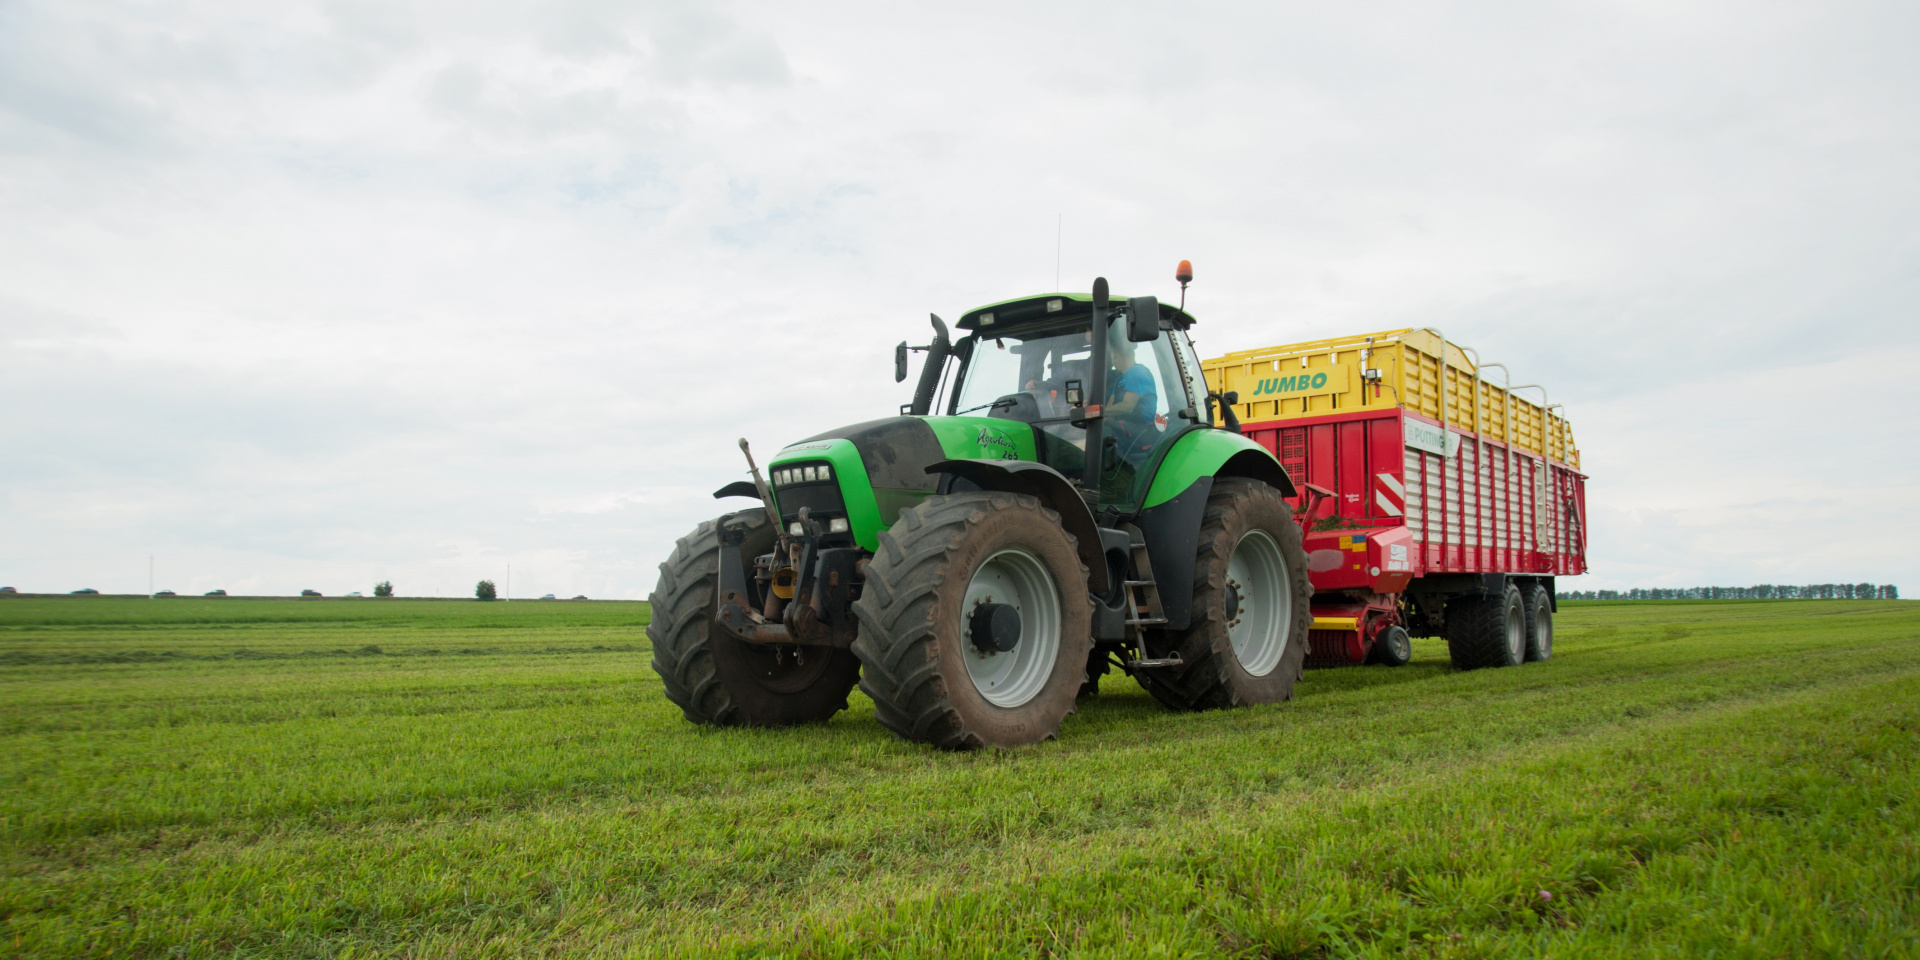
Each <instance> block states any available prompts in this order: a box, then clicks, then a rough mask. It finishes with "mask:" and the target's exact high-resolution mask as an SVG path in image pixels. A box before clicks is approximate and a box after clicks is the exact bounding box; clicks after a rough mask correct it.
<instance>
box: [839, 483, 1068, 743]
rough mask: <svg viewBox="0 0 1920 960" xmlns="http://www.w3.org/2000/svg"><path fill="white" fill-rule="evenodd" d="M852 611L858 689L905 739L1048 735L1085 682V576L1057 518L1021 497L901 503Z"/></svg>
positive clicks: (1020, 739) (1013, 739) (965, 496)
mask: <svg viewBox="0 0 1920 960" xmlns="http://www.w3.org/2000/svg"><path fill="white" fill-rule="evenodd" d="M853 612H854V614H855V615H857V616H858V617H859V618H860V635H859V637H858V638H857V639H855V640H854V642H853V650H854V653H855V654H857V655H859V657H860V663H861V672H860V689H861V690H863V691H865V692H866V694H867V696H869V697H872V698H873V702H874V714H875V716H876V717H877V718H878V719H879V720H880V722H881V723H882V724H884V725H886V727H887V728H888V729H890V730H892V731H893V732H895V733H897V734H899V735H900V736H902V737H905V738H907V739H909V740H918V741H920V742H922V743H930V744H933V745H934V746H937V747H942V748H945V749H949V750H966V749H974V748H978V747H1015V746H1020V745H1022V744H1028V743H1036V742H1038V741H1041V740H1049V739H1052V738H1053V737H1055V736H1057V735H1058V734H1059V731H1060V721H1061V720H1063V719H1065V717H1066V716H1067V714H1069V713H1071V712H1073V701H1074V696H1075V695H1076V694H1077V693H1079V692H1080V688H1081V684H1082V683H1083V682H1084V681H1085V680H1086V679H1087V657H1088V653H1089V652H1090V651H1091V650H1092V647H1093V629H1092V619H1093V612H1092V601H1091V600H1089V599H1088V597H1087V570H1086V567H1084V566H1083V565H1082V564H1081V563H1080V557H1079V554H1078V553H1076V552H1075V549H1074V539H1073V537H1072V535H1070V534H1068V533H1067V532H1066V530H1065V529H1064V528H1062V527H1061V525H1060V515H1059V514H1057V513H1055V512H1053V511H1052V510H1049V509H1047V508H1046V507H1043V506H1041V504H1040V501H1039V500H1037V499H1035V498H1033V497H1030V496H1025V495H1023V494H1014V493H999V492H969V493H960V494H954V495H951V496H934V497H928V498H927V499H926V500H925V501H924V502H922V503H921V504H920V505H918V506H915V507H910V508H908V509H905V510H902V511H900V519H899V521H898V522H896V523H895V524H894V525H893V526H892V528H890V529H888V530H887V531H886V532H884V533H882V534H880V549H879V550H878V551H877V552H876V553H875V554H874V558H873V562H872V563H871V564H870V565H868V567H867V578H866V586H865V587H864V588H863V590H862V592H861V595H860V599H858V600H856V601H854V604H853Z"/></svg>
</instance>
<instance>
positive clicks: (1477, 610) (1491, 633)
mask: <svg viewBox="0 0 1920 960" xmlns="http://www.w3.org/2000/svg"><path fill="white" fill-rule="evenodd" d="M1447 652H1448V653H1449V654H1451V655H1452V656H1453V665H1454V666H1455V667H1457V668H1459V669H1461V670H1477V669H1479V668H1481V667H1517V666H1519V665H1520V664H1521V662H1522V661H1524V660H1525V659H1526V656H1527V608H1526V603H1525V601H1524V600H1523V599H1522V598H1521V596H1520V588H1519V587H1516V586H1514V585H1513V584H1511V583H1509V584H1507V588H1506V590H1504V591H1502V592H1501V593H1498V594H1493V595H1489V596H1484V597H1455V598H1453V599H1452V600H1449V601H1447Z"/></svg>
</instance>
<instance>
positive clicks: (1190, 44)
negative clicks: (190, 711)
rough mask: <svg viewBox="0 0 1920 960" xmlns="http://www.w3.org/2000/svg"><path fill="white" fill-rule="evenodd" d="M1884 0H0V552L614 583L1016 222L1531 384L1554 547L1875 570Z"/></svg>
mask: <svg viewBox="0 0 1920 960" xmlns="http://www.w3.org/2000/svg"><path fill="white" fill-rule="evenodd" d="M1916 16H1917V15H1916V14H1915V13H1913V12H1912V11H1911V10H1909V9H1908V8H1907V7H1905V6H1901V5H1894V4H1847V5H1838V6H1834V5H1829V6H1824V7H1794V6H1772V7H1764V6H1763V7H1755V6H1752V5H1730V4H1695V5H1678V6H1676V5H1672V4H1646V5H1638V6H1633V5H1621V4H1606V5H1599V4H1595V5H1574V6H1559V7H1518V8H1515V7H1507V6H1493V5H1486V6H1479V7H1432V6H1430V5H1421V4H1403V5H1398V6H1375V7H1369V8H1365V9H1360V8H1354V9H1347V8H1327V7H1324V6H1311V5H1294V6H1276V5H1270V4H1262V5H1239V6H1225V7H1206V8H1198V9H1194V10H1186V11H1181V12H1179V13H1177V14H1170V13H1169V11H1168V10H1167V9H1166V8H1164V7H1156V6H1150V5H1117V6H1116V5H1112V4H1102V5H1097V6H1096V5H1077V6H1067V7H1042V8H1036V7H1033V6H1032V5H1012V4H1004V5H993V4H988V5H974V6H970V7H966V8H933V9H919V8H904V7H898V6H878V5H859V4H843V5H827V6H822V5H809V6H805V7H796V6H792V5H776V4H749V3H741V4H692V3H682V4H665V5H651V6H647V7H644V8H635V7H633V6H631V5H627V4H615V3H596V2H573V3H564V4H543V5H521V6H509V5H475V4H466V3H463V4H451V3H430V2H423V3H412V4H407V3H344V2H329V3H308V4H295V5H279V6H274V7H259V6H257V5H254V6H248V5H239V4H219V3H195V4H181V3H161V4H117V3H80V4H55V3H45V2H21V3H15V4H11V5H8V6H6V7H4V8H0V222H5V223H6V224H7V225H8V228H7V229H6V230H4V231H0V403H4V404H5V408H6V409H7V410H8V411H9V412H10V414H11V415H10V416H9V417H7V418H6V419H5V420H4V422H0V449H5V450H7V451H8V455H7V456H6V457H4V458H0V583H8V584H11V585H14V586H17V587H20V588H22V589H61V590H64V589H72V588H74V587H77V586H82V585H91V586H96V587H99V588H101V589H122V590H127V589H134V590H137V589H143V588H144V586H145V584H144V577H145V556H146V555H147V554H149V553H158V554H160V555H161V556H162V557H163V558H169V557H171V558H174V560H173V561H171V562H172V563H173V564H174V566H172V567H168V566H167V565H166V564H163V565H162V567H163V569H173V570H177V571H178V573H177V575H178V576H179V577H181V578H184V579H182V580H181V581H180V582H181V583H184V582H186V580H187V579H192V578H200V579H197V580H194V582H195V583H199V582H202V581H205V582H208V583H210V584H212V586H229V588H230V589H231V588H234V587H233V586H232V585H233V584H240V583H242V582H245V583H248V584H254V585H256V586H255V587H254V588H255V589H262V590H273V591H276V592H290V591H292V590H297V589H299V588H301V587H308V586H311V587H315V588H318V589H322V590H324V591H326V592H329V593H340V592H345V591H346V590H350V589H360V590H363V591H364V590H366V589H367V588H368V587H369V585H370V584H371V582H372V579H378V578H381V577H389V578H392V579H394V580H395V581H396V583H397V584H398V585H399V586H400V588H401V591H402V592H403V593H407V592H414V591H417V592H423V593H424V592H428V591H429V590H432V589H438V590H440V591H442V592H443V593H445V594H448V595H463V594H465V593H466V592H468V591H470V589H471V584H472V582H473V581H474V580H476V579H479V578H480V577H481V576H494V577H495V578H496V579H503V577H504V568H505V564H507V563H508V562H514V563H515V564H516V566H515V569H516V571H521V570H522V569H523V567H522V566H521V565H522V564H532V565H534V566H533V567H530V568H527V569H537V570H539V571H540V572H539V574H538V576H540V577H541V578H543V580H542V582H543V583H545V584H546V585H547V586H546V588H545V589H542V590H540V591H539V592H556V593H560V594H561V595H563V596H564V595H571V594H573V593H578V592H586V593H589V594H590V595H595V596H633V597H637V596H643V595H644V594H645V593H646V592H647V590H648V589H649V588H650V586H651V582H652V569H653V565H654V564H655V563H657V562H658V561H659V560H660V559H662V558H663V557H664V556H665V555H666V553H667V552H668V550H670V549H671V546H672V541H673V539H674V538H675V537H676V536H679V535H680V534H682V533H684V532H685V530H687V529H688V528H690V527H691V526H692V525H693V524H694V522H696V521H697V520H698V519H699V518H700V517H702V516H704V515H707V514H710V513H711V512H713V511H714V509H715V504H714V503H713V502H712V501H711V500H709V499H707V498H706V494H705V492H704V491H708V490H711V489H713V488H715V487H718V486H720V485H721V484H723V483H725V482H728V481H730V480H732V479H736V478H737V477H738V475H739V469H740V467H739V464H738V463H737V461H738V459H739V457H738V452H737V451H736V450H735V449H734V446H733V441H734V439H735V438H737V437H739V436H742V435H745V436H748V437H750V438H751V439H753V440H754V441H755V443H756V444H757V445H758V446H759V447H761V448H764V449H769V450H770V449H771V448H774V447H777V446H779V445H780V444H781V443H783V442H786V441H788V440H791V439H793V438H797V437H799V436H804V435H807V434H811V433H814V432H817V431H818V430H820V429H823V428H825V427H828V426H832V425H835V424H840V423H847V422H853V421H857V420H863V419H868V418H870V417H872V416H875V415H879V414H883V413H885V412H887V411H889V410H891V409H893V408H894V407H895V406H896V405H897V404H898V403H899V402H900V401H901V399H902V395H903V394H904V393H905V392H906V390H905V388H904V387H898V386H895V385H894V384H893V383H892V382H891V378H890V376H889V374H890V372H891V370H890V368H891V363H890V360H889V357H888V354H889V353H890V347H891V344H892V343H894V342H895V341H897V340H899V339H902V338H911V339H914V340H915V341H916V342H919V340H920V338H922V337H923V336H924V331H925V323H926V321H925V319H924V318H925V316H926V313H927V312H928V311H929V310H931V311H935V312H939V313H942V314H945V315H947V316H949V317H951V316H952V315H953V314H954V313H955V312H957V311H959V310H962V309H965V308H966V307H969V306H972V305H974V304H978V303H983V302H988V301H992V300H997V299H1002V298H1004V297H1007V296H1010V295H1016V294H1019V293H1024V292H1030V291H1033V290H1037V289H1043V288H1049V287H1052V286H1053V284H1054V270H1055V259H1054V258H1055V250H1054V230H1055V224H1056V217H1059V216H1064V221H1065V226H1064V230H1063V235H1064V249H1063V252H1062V256H1061V270H1062V275H1063V277H1064V280H1063V282H1064V284H1065V285H1067V286H1072V287H1080V286H1084V284H1085V283H1086V282H1087V281H1088V280H1089V279H1090V278H1091V277H1092V276H1093V275H1094V274H1095V273H1102V274H1105V275H1107V276H1109V277H1111V278H1112V279H1113V280H1114V281H1115V284H1116V287H1118V288H1120V289H1123V290H1143V291H1147V292H1157V293H1163V294H1170V293H1171V292H1172V291H1171V286H1172V285H1171V283H1170V280H1169V278H1168V276H1167V275H1168V273H1169V272H1170V265H1171V264H1172V263H1173V262H1174V261H1176V260H1179V259H1181V258H1191V259H1192V260H1194V261H1195V263H1196V265H1197V266H1198V267H1199V271H1200V279H1199V282H1198V283H1197V284H1196V286H1195V287H1194V289H1193V291H1192V300H1191V303H1192V306H1193V308H1194V310H1195V312H1196V313H1197V314H1199V316H1200V317H1201V318H1202V321H1203V322H1202V326H1201V328H1200V330H1199V334H1200V339H1201V349H1202V352H1203V353H1211V352H1218V351H1224V350H1227V349H1235V348H1241V347H1247V346H1255V345H1261V344H1266V343H1275V342H1284V341H1289V340H1295V339H1306V338H1310V337H1316V336H1322V335H1331V334H1339V333H1349V332H1355V331H1358V330H1373V329H1385V328H1392V327H1400V326H1424V325H1437V326H1440V327H1443V328H1444V329H1445V330H1446V331H1447V332H1448V334H1449V335H1450V336H1453V337H1454V338H1456V339H1458V340H1460V341H1462V342H1465V343H1468V344H1470V345H1473V346H1475V347H1477V348H1478V349H1479V350H1480V351H1481V352H1482V354H1483V355H1484V356H1486V357H1487V359H1499V360H1502V361H1504V362H1507V363H1508V364H1509V365H1510V366H1512V367H1513V369H1514V371H1515V374H1516V376H1517V377H1518V378H1519V379H1522V380H1538V381H1541V382H1544V383H1547V384H1548V385H1549V387H1550V389H1552V390H1553V392H1554V396H1555V399H1556V400H1562V401H1565V402H1567V403H1568V404H1569V406H1570V411H1571V413H1572V416H1573V418H1574V423H1575V427H1576V430H1577V432H1578V434H1579V436H1580V438H1581V440H1582V445H1583V447H1584V448H1585V450H1586V451H1587V465H1588V468H1589V470H1590V471H1591V472H1592V473H1593V475H1594V481H1593V483H1594V486H1593V492H1592V496H1591V498H1590V502H1591V503H1592V505H1593V509H1594V513H1595V530H1594V544H1593V550H1594V558H1593V559H1594V562H1595V569H1596V573H1595V574H1594V575H1593V576H1592V577H1590V578H1589V579H1588V583H1587V584H1583V585H1591V586H1610V585H1623V584H1652V583H1656V582H1658V583H1665V584H1669V585H1683V584H1690V583H1694V582H1708V581H1721V582H1739V581H1755V580H1776V581H1807V580H1820V581H1825V580H1834V579H1841V578H1846V579H1856V580H1858V579H1872V580H1879V581H1887V580H1892V581H1895V582H1899V581H1901V580H1903V579H1904V580H1906V581H1909V582H1911V581H1913V580H1914V577H1913V576H1911V574H1913V573H1915V572H1920V568H1917V567H1916V565H1915V564H1914V563H1913V562H1912V561H1910V560H1907V559H1905V558H1904V556H1903V554H1902V547H1903V545H1904V544H1905V543H1906V542H1907V541H1909V540H1911V539H1912V538H1913V537H1914V535H1915V534H1917V533H1920V529H1916V527H1917V526H1920V525H1917V524H1916V519H1915V516H1914V512H1913V510H1912V508H1911V507H1910V506H1909V504H1910V503H1911V500H1912V498H1911V496H1910V493H1911V491H1910V490H1909V489H1908V488H1907V487H1906V486H1903V485H1902V484H1903V483H1904V481H1901V480H1900V479H1899V478H1900V477H1903V476H1906V475H1909V474H1912V473H1913V472H1914V470H1913V467H1914V465H1915V463H1914V460H1915V458H1914V456H1913V455H1912V454H1911V453H1910V452H1909V451H1908V450H1907V448H1906V444H1905V443H1904V442H1900V441H1901V440H1902V439H1903V438H1904V437H1906V436H1908V435H1910V434H1911V433H1912V431H1911V430H1910V429H1905V426H1904V422H1903V421H1902V420H1901V418H1900V416H1899V415H1898V414H1897V413H1895V412H1892V411H1897V410H1898V409H1900V406H1901V403H1900V401H1901V399H1902V398H1905V397H1906V393H1905V392H1902V391H1905V390H1906V388H1904V387H1903V386H1901V381H1900V380H1899V372H1898V371H1899V364H1901V363H1904V362H1906V361H1907V360H1909V359H1910V358H1911V356H1912V353H1911V350H1912V348H1913V347H1914V345H1915V342H1916V337H1915V335H1914V334H1913V332H1912V330H1913V323H1912V317H1913V314H1914V311H1915V306H1916V304H1917V303H1920V289H1916V276H1915V274H1914V272H1913V270H1912V268H1911V264H1912V263H1914V262H1915V260H1916V255H1917V254H1920V235H1917V234H1915V232H1914V231H1913V230H1912V228H1911V226H1910V224H1911V222H1912V221H1913V219H1914V214H1915V212H1916V207H1920V196H1916V189H1917V188H1916V184H1915V181H1914V179H1913V177H1912V176H1911V172H1910V170H1909V167H1910V166H1911V157H1912V156H1913V155H1915V152H1916V151H1915V147H1916V146H1917V144H1916V142H1915V141H1916V133H1917V132H1920V131H1917V130H1916V118H1917V117H1920V111H1917V110H1916V109H1915V107H1916V106H1917V105H1916V103H1915V98H1916V97H1915V95H1916V92H1920V77H1917V76H1916V71H1917V70H1920V66H1916V62H1915V61H1914V59H1913V58H1912V57H1911V56H1909V55H1908V53H1907V51H1906V50H1905V48H1904V40H1903V38H1904V37H1907V36H1910V35H1911V34H1912V27H1913V26H1914V20H1915V19H1916ZM1816 372H1817V376H1816V375H1815V374H1816ZM1796 383H1798V384H1804V385H1805V386H1804V387H1802V388H1801V389H1798V390H1796V389H1794V388H1793V387H1792V386H1790V385H1792V384H1796ZM1908 392H1910V391H1908ZM1869 467H1870V468H1869ZM1709 478H1711V480H1712V481H1713V482H1708V479H1709ZM1741 478H1744V479H1741ZM1723 480H1724V482H1722V481H1723ZM1859 517H1871V518H1872V519H1871V522H1870V523H1860V522H1857V521H1856V520H1854V519H1853V518H1859ZM515 558H520V559H519V560H515ZM194 564H199V565H200V566H199V567H195V566H194ZM196 570H199V571H200V572H195V571H196ZM533 575H534V574H530V573H526V574H523V573H516V577H519V576H533ZM208 578H213V579H218V580H221V581H222V582H219V583H213V582H212V580H209V579H208ZM569 578H571V579H569ZM323 581H324V582H323ZM562 581H566V582H565V583H563V582H562ZM576 581H577V582H578V583H579V584H580V586H568V585H566V583H572V582H576ZM529 582H531V581H529ZM161 585H162V586H165V585H166V584H164V583H163V584H161ZM589 587H590V588H591V589H589ZM177 588H178V585H177V584H176V589H177ZM208 589H211V586H209V587H208ZM516 592H521V591H519V590H518V588H516Z"/></svg>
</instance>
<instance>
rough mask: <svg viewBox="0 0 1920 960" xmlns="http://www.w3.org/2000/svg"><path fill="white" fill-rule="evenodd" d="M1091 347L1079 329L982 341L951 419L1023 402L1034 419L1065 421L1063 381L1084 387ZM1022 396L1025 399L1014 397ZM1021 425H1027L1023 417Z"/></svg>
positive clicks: (1032, 332) (975, 351)
mask: <svg viewBox="0 0 1920 960" xmlns="http://www.w3.org/2000/svg"><path fill="white" fill-rule="evenodd" d="M1092 355H1093V346H1092V345H1091V344H1090V343H1088V342H1087V331H1086V330H1085V329H1084V328H1082V329H1080V330H1074V331H1072V332H1066V333H1063V332H1061V331H1060V330H1058V329H1054V330H1051V331H1047V330H1035V331H1031V332H1028V333H1025V334H1022V335H1016V336H1005V337H994V338H982V339H980V340H979V341H978V342H976V343H975V344H974V346H973V356H972V357H970V358H969V359H968V361H967V377H966V381H965V382H964V383H962V384H961V385H960V399H959V401H958V405H957V406H956V407H955V408H954V412H955V413H960V414H965V413H983V412H986V411H988V410H993V408H994V405H995V403H997V402H999V401H1002V400H1007V401H1008V402H1006V403H1001V404H1000V406H1001V410H996V411H994V412H996V413H999V412H1002V411H1004V410H1005V409H1006V408H1008V407H1010V406H1012V405H1013V403H1015V402H1019V401H1021V400H1027V399H1028V398H1030V399H1031V403H1032V405H1033V407H1034V410H1033V413H1035V414H1037V415H1038V416H1036V417H1034V418H1033V419H1036V420H1039V419H1049V420H1051V419H1059V418H1063V417H1065V416H1066V415H1067V381H1069V380H1075V381H1079V382H1080V385H1082V386H1084V384H1085V382H1086V380H1087V379H1088V377H1087V361H1088V359H1089V358H1090V357H1091V356H1092ZM1018 394H1026V395H1027V397H1017V396H1016V395H1018ZM1021 419H1028V418H1026V417H1022V418H1021Z"/></svg>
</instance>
